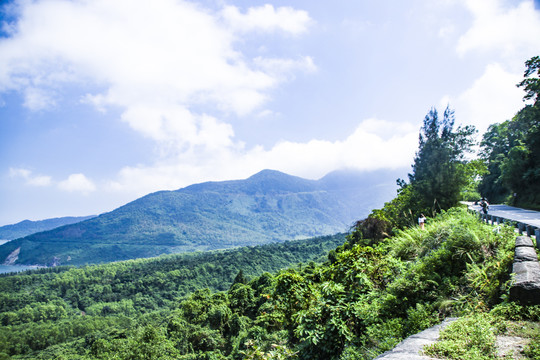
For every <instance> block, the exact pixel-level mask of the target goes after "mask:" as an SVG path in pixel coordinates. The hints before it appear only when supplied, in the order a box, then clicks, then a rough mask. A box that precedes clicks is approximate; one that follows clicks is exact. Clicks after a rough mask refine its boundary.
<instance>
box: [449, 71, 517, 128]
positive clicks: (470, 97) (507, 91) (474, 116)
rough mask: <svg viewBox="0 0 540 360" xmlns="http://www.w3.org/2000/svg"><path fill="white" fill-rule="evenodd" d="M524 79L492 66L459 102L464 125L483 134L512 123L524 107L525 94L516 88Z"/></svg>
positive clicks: (456, 105) (460, 115)
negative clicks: (468, 125)
mask: <svg viewBox="0 0 540 360" xmlns="http://www.w3.org/2000/svg"><path fill="white" fill-rule="evenodd" d="M520 79H521V77H520V75H516V74H512V73H509V72H507V71H505V70H504V69H503V67H502V66H501V65H500V64H490V65H488V66H487V67H486V70H485V72H484V74H482V76H481V77H480V78H479V79H477V80H476V81H475V82H474V83H473V84H472V85H471V87H470V88H469V89H467V90H465V91H464V92H463V93H462V94H460V95H459V96H458V97H457V98H456V99H455V104H452V101H450V103H451V105H452V106H455V108H456V109H458V112H459V119H460V121H462V122H464V123H466V124H472V125H475V126H476V127H477V129H478V130H479V133H480V134H483V133H484V132H485V131H486V130H487V128H488V126H489V125H491V124H494V123H501V122H503V121H506V120H509V119H511V118H512V117H513V116H514V115H515V114H516V112H517V111H519V110H520V109H521V108H522V107H523V101H522V98H523V91H522V90H521V89H519V88H517V87H516V84H517V83H518V82H519V81H520Z"/></svg>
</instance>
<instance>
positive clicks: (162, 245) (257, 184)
mask: <svg viewBox="0 0 540 360" xmlns="http://www.w3.org/2000/svg"><path fill="white" fill-rule="evenodd" d="M375 177H377V178H375ZM394 179H395V177H392V176H389V174H388V173H374V174H372V175H369V174H365V173H357V172H336V173H332V174H329V175H327V176H326V177H324V178H322V179H321V180H318V181H314V180H306V179H302V178H299V177H295V176H291V175H287V174H284V173H281V172H278V171H272V170H264V171H262V172H260V173H258V174H255V175H253V176H252V177H250V178H248V179H245V180H235V181H223V182H207V183H202V184H196V185H191V186H188V187H186V188H183V189H180V190H176V191H160V192H156V193H153V194H149V195H147V196H144V197H142V198H140V199H137V200H135V201H133V202H131V203H128V204H126V205H124V206H122V207H120V208H118V209H116V210H114V211H112V212H109V213H106V214H103V215H100V216H98V217H96V218H93V219H90V220H87V221H84V222H81V223H77V224H73V225H67V226H62V227H60V228H57V229H54V230H50V231H46V232H42V233H38V234H33V235H30V236H27V237H25V238H23V239H17V240H13V241H11V242H9V243H7V244H5V245H3V246H0V262H4V261H5V259H7V258H8V257H9V259H10V261H11V263H17V264H47V265H50V264H85V263H100V262H109V261H117V260H125V259H132V258H139V257H150V256H156V255H159V254H164V253H176V252H188V251H195V250H212V249H224V248H230V247H237V246H250V245H257V244H262V243H268V242H273V241H284V240H291V239H298V238H307V237H313V236H320V235H327V234H334V233H337V232H342V231H344V230H347V229H348V227H349V226H350V225H351V224H352V223H353V222H354V221H355V220H358V219H360V218H363V217H365V216H367V214H369V212H370V211H371V209H373V208H374V207H380V206H381V205H382V204H383V202H384V201H388V200H390V199H391V198H392V197H393V196H394V195H395V188H396V185H395V180H394Z"/></svg>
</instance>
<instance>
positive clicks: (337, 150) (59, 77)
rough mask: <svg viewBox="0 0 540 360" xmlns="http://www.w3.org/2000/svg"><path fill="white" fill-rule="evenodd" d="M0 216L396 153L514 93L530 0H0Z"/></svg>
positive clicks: (531, 40) (409, 154)
mask: <svg viewBox="0 0 540 360" xmlns="http://www.w3.org/2000/svg"><path fill="white" fill-rule="evenodd" d="M1 4H2V15H1V16H2V17H1V19H0V20H1V22H2V27H1V34H0V151H1V154H2V157H1V158H0V199H1V201H0V204H1V205H0V225H4V224H9V223H15V222H18V221H21V220H23V219H31V220H38V219H44V218H50V217H57V216H67V215H88V214H98V213H102V212H105V211H110V210H112V209H114V208H116V207H118V206H120V205H123V204H124V203H126V202H128V201H131V200H134V199H136V198H137V197H140V196H142V195H145V194H147V193H150V192H153V191H157V190H164V189H178V188H181V187H184V186H187V185H189V184H192V183H196V182H202V181H209V180H225V179H241V178H246V177H248V176H250V175H252V174H254V173H256V172H257V171H259V170H262V169H266V168H271V169H276V170H281V171H284V172H287V173H289V174H293V175H297V176H302V177H306V178H312V179H316V178H320V177H322V176H323V175H325V174H326V173H328V172H330V171H332V170H335V169H340V168H344V167H348V168H357V169H361V170H375V169H381V168H393V169H396V168H403V167H405V168H407V167H409V166H410V164H411V163H412V161H413V158H414V153H415V151H416V149H417V146H418V132H419V129H420V126H421V123H422V120H423V118H424V116H425V114H426V113H427V112H428V111H429V109H430V108H431V107H433V106H435V107H437V108H438V109H439V110H443V109H444V107H445V106H446V105H447V104H450V106H451V107H452V108H454V109H455V111H456V123H457V124H463V125H466V124H473V125H475V126H476V127H477V128H478V129H479V132H480V134H481V133H483V132H484V131H485V129H486V128H487V127H488V126H489V125H490V124H492V123H497V122H502V121H504V120H507V119H510V118H511V117H512V116H513V115H514V114H515V113H516V112H517V111H518V110H519V109H520V108H521V107H522V106H523V102H522V96H523V92H522V91H521V90H520V89H518V88H516V86H515V84H516V83H518V82H519V81H520V80H521V78H522V74H523V71H524V62H525V61H526V60H527V59H529V58H531V57H532V56H535V55H539V54H540V6H539V4H538V1H536V2H535V1H532V0H525V1H506V0H470V1H467V0H437V1H433V0H411V1H401V0H393V1H392V0H391V1H368V0H354V1H353V0H347V1H345V0H336V1H333V2H331V3H330V2H328V1H318V0H310V1H307V0H306V1H303V0H299V1H269V0H266V1H257V0H255V1H234V0H231V1H224V0H208V1H184V0H154V1H152V2H148V1H146V0H93V1H87V0H71V1H69V0H35V1H26V0H24V1H23V0H21V1H2V2H1Z"/></svg>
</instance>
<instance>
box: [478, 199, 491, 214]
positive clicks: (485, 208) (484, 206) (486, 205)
mask: <svg viewBox="0 0 540 360" xmlns="http://www.w3.org/2000/svg"><path fill="white" fill-rule="evenodd" d="M480 207H482V211H483V212H484V215H487V213H488V209H489V203H488V202H487V200H486V198H482V200H480Z"/></svg>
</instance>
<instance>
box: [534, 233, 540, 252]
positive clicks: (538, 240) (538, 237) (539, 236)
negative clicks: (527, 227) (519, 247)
mask: <svg viewBox="0 0 540 360" xmlns="http://www.w3.org/2000/svg"><path fill="white" fill-rule="evenodd" d="M534 236H536V247H537V248H538V249H540V229H536V230H534Z"/></svg>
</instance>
